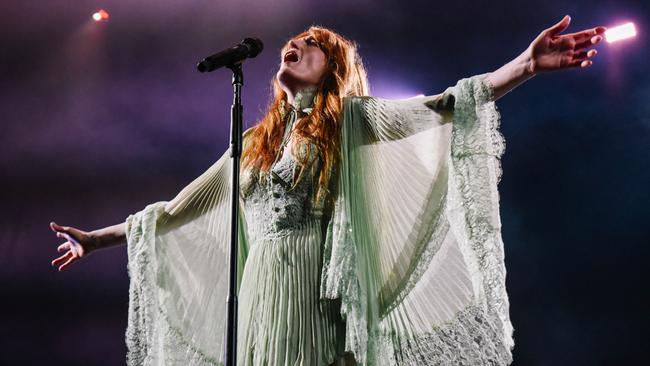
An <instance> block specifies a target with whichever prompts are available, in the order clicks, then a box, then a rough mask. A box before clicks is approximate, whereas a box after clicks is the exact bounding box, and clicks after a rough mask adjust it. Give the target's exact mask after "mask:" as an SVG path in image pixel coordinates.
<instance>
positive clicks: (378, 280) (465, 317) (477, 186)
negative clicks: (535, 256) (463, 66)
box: [321, 75, 513, 365]
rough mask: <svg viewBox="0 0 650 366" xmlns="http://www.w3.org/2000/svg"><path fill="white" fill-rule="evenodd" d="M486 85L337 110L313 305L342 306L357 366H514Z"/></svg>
mask: <svg viewBox="0 0 650 366" xmlns="http://www.w3.org/2000/svg"><path fill="white" fill-rule="evenodd" d="M484 77H485V76H484V75H479V76H475V77H472V78H469V79H463V80H460V81H459V82H458V84H457V85H456V86H454V87H451V88H449V89H447V90H446V91H445V92H444V93H442V94H440V95H436V96H431V97H422V98H413V99H408V100H402V101H388V100H382V99H377V98H370V97H353V98H347V99H346V100H345V103H344V109H343V110H344V119H343V132H342V140H341V156H342V161H341V164H340V174H339V182H338V196H337V199H336V202H335V207H334V211H333V215H332V220H331V222H330V225H329V227H328V231H327V237H326V245H325V260H324V264H323V274H322V278H321V296H322V297H325V298H341V303H342V307H341V313H342V314H343V316H344V318H345V320H346V327H347V329H346V349H347V350H349V351H352V352H354V354H355V358H356V360H357V362H359V363H360V364H368V365H396V364H397V365H403V364H408V365H410V364H418V365H423V364H431V365H433V364H472V365H479V364H480V365H484V364H508V363H510V361H511V348H512V346H513V341H512V334H511V333H512V327H511V324H510V320H509V316H508V299H507V295H506V292H505V267H504V261H503V260H504V258H503V243H502V241H501V234H500V227H501V223H500V218H499V205H498V201H499V198H498V191H497V183H498V181H499V178H500V174H501V170H500V169H501V168H500V160H499V159H500V157H501V155H502V154H503V151H504V142H503V138H502V136H501V134H500V133H499V130H498V124H499V114H498V112H497V110H496V107H495V105H494V102H493V101H492V92H493V91H492V88H491V86H490V85H489V84H488V83H487V81H485V79H484ZM450 104H453V108H449V106H450Z"/></svg>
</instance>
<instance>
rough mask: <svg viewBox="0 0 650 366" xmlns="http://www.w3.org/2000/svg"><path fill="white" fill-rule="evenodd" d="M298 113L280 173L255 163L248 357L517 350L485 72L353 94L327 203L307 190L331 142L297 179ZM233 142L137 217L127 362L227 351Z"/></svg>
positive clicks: (360, 360) (439, 357)
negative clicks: (405, 92) (393, 94)
mask: <svg viewBox="0 0 650 366" xmlns="http://www.w3.org/2000/svg"><path fill="white" fill-rule="evenodd" d="M306 95H307V93H301V94H300V95H299V96H300V98H296V100H297V105H296V107H297V109H298V110H299V111H302V112H306V113H308V112H309V110H308V107H309V102H310V99H309V98H304V97H305V96H306ZM301 98H302V99H301ZM303 103H306V104H303ZM296 117H297V115H293V116H289V117H288V119H287V124H286V125H287V127H286V129H285V131H286V135H285V139H284V143H285V144H286V145H285V146H284V148H283V149H282V150H281V151H280V153H279V155H278V158H277V160H276V163H275V164H274V166H273V167H272V168H271V169H270V171H269V173H268V174H267V175H266V176H262V177H259V176H256V175H255V174H256V173H254V172H243V174H242V188H241V193H242V195H241V202H240V205H241V207H242V216H241V217H240V220H241V222H242V225H241V226H240V232H239V238H240V240H239V242H240V248H239V267H238V268H239V271H240V272H239V273H238V281H239V296H240V298H239V319H238V324H239V334H238V364H240V365H302V366H307V365H310V366H311V365H317V366H318V365H324V366H326V365H328V364H330V363H332V362H333V361H335V360H336V361H337V362H342V361H341V356H342V355H343V354H344V353H348V354H352V355H353V356H354V360H355V362H356V363H357V364H359V365H386V366H394V365H507V364H509V363H510V362H511V360H512V356H511V350H512V347H513V340H512V331H513V329H512V326H511V324H510V319H509V315H508V306H509V305H508V298H507V294H506V291H505V266H504V258H503V243H502V240H501V222H500V218H499V204H498V200H499V195H498V191H497V183H498V181H499V179H500V175H501V168H500V162H499V159H500V157H501V155H502V154H503V151H504V143H503V138H502V136H501V134H500V133H499V131H498V125H499V114H498V112H497V111H496V108H495V106H494V102H493V101H492V88H491V86H490V85H489V84H487V83H486V81H485V79H484V75H479V76H475V77H472V78H469V79H463V80H460V81H459V82H458V84H457V85H456V86H454V87H451V88H449V89H447V90H446V91H445V92H444V93H442V94H439V95H435V96H430V97H422V98H412V99H408V100H400V101H389V100H383V99H379V98H372V97H353V98H345V100H344V106H343V116H342V118H343V125H342V135H341V161H340V162H339V164H338V166H337V171H338V174H337V177H336V185H337V189H336V196H335V197H334V204H333V207H331V209H329V210H328V212H324V210H323V209H322V208H321V207H317V206H315V205H314V204H313V202H312V200H311V199H309V198H308V197H311V194H312V193H313V189H314V182H313V180H312V179H311V177H314V176H316V175H317V173H318V172H319V169H320V161H319V160H318V158H317V157H316V156H310V157H309V159H310V161H311V164H310V165H309V170H308V172H307V174H305V176H304V177H303V179H302V180H301V181H300V183H299V184H298V186H297V187H296V188H295V189H293V190H291V189H289V187H290V184H291V183H292V182H293V180H294V179H295V176H296V160H295V157H293V156H292V154H291V153H290V151H291V150H292V149H291V144H293V143H300V141H298V140H297V139H295V138H292V137H291V135H290V131H291V125H292V123H293V122H295V118H296ZM301 146H302V145H301ZM298 151H299V152H305V151H308V150H305V149H302V148H301V149H298ZM228 155H229V154H228V152H226V153H225V154H224V155H223V156H222V157H221V159H219V160H218V161H217V162H216V163H215V164H214V165H213V166H212V167H210V168H209V169H208V170H207V171H206V172H205V173H204V174H203V175H201V176H200V177H198V178H197V179H196V180H194V181H193V182H192V183H191V184H189V185H188V186H187V187H186V188H184V189H183V190H182V191H181V192H180V193H179V194H178V195H177V196H176V197H175V198H174V199H173V200H171V201H169V202H158V203H154V204H151V205H149V206H147V207H146V208H145V209H144V210H142V211H140V212H138V213H136V214H134V215H131V216H129V217H128V218H127V240H128V253H129V275H130V278H131V285H130V294H129V324H128V328H127V334H126V341H127V346H128V354H127V361H128V364H129V365H221V364H223V359H224V353H223V344H224V335H225V328H224V327H225V315H226V311H225V310H226V307H225V300H226V299H225V297H226V294H227V272H228V263H227V258H228V255H227V254H228V244H229V238H230V234H229V225H230V218H229V213H230V200H229V192H230V181H229V172H230V164H229V156H228ZM258 178H261V179H258ZM258 181H259V182H260V183H255V184H251V182H258Z"/></svg>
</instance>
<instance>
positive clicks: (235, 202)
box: [225, 63, 244, 366]
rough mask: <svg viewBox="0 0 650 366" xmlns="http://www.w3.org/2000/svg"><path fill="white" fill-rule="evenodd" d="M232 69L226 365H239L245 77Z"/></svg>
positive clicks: (236, 65)
mask: <svg viewBox="0 0 650 366" xmlns="http://www.w3.org/2000/svg"><path fill="white" fill-rule="evenodd" d="M228 68H229V69H231V70H232V72H233V75H232V85H233V93H234V97H233V103H232V108H231V111H230V112H231V113H230V157H231V159H232V176H231V179H230V182H231V188H232V195H231V197H232V199H231V206H230V207H231V210H230V211H231V221H230V273H229V276H228V298H227V300H226V301H227V303H228V314H227V318H226V352H225V353H226V360H225V362H226V366H235V365H236V364H237V250H238V235H239V159H240V157H241V149H242V141H241V140H242V111H243V107H242V105H241V87H242V85H244V74H243V73H242V68H241V64H240V63H238V64H235V65H232V66H228Z"/></svg>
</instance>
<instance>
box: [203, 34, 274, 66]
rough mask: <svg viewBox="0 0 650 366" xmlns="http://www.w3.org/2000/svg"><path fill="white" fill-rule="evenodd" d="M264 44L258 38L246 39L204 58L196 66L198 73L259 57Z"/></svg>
mask: <svg viewBox="0 0 650 366" xmlns="http://www.w3.org/2000/svg"><path fill="white" fill-rule="evenodd" d="M263 49H264V44H262V41H260V40H259V39H258V38H246V39H244V40H243V41H242V42H241V43H239V44H237V45H235V46H233V47H230V48H228V49H225V50H223V51H221V52H218V53H215V54H214V55H212V56H208V57H206V58H204V59H203V60H202V61H201V62H199V63H198V65H196V68H197V69H198V70H199V71H200V72H210V71H214V70H216V69H218V68H220V67H224V66H232V65H235V64H237V63H241V62H243V61H244V60H245V59H247V58H249V57H250V58H253V57H255V56H257V55H259V53H260V52H262V50H263Z"/></svg>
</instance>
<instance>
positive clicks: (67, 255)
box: [52, 251, 73, 266]
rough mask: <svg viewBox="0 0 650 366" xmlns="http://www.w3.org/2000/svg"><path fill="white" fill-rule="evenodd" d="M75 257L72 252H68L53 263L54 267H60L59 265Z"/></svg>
mask: <svg viewBox="0 0 650 366" xmlns="http://www.w3.org/2000/svg"><path fill="white" fill-rule="evenodd" d="M72 256H73V254H72V252H70V251H68V252H67V253H65V254H64V255H62V256H60V257H59V258H56V259H55V260H53V261H52V265H53V266H58V265H59V264H61V263H63V262H65V261H67V260H68V259H70V258H71V257H72Z"/></svg>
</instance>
